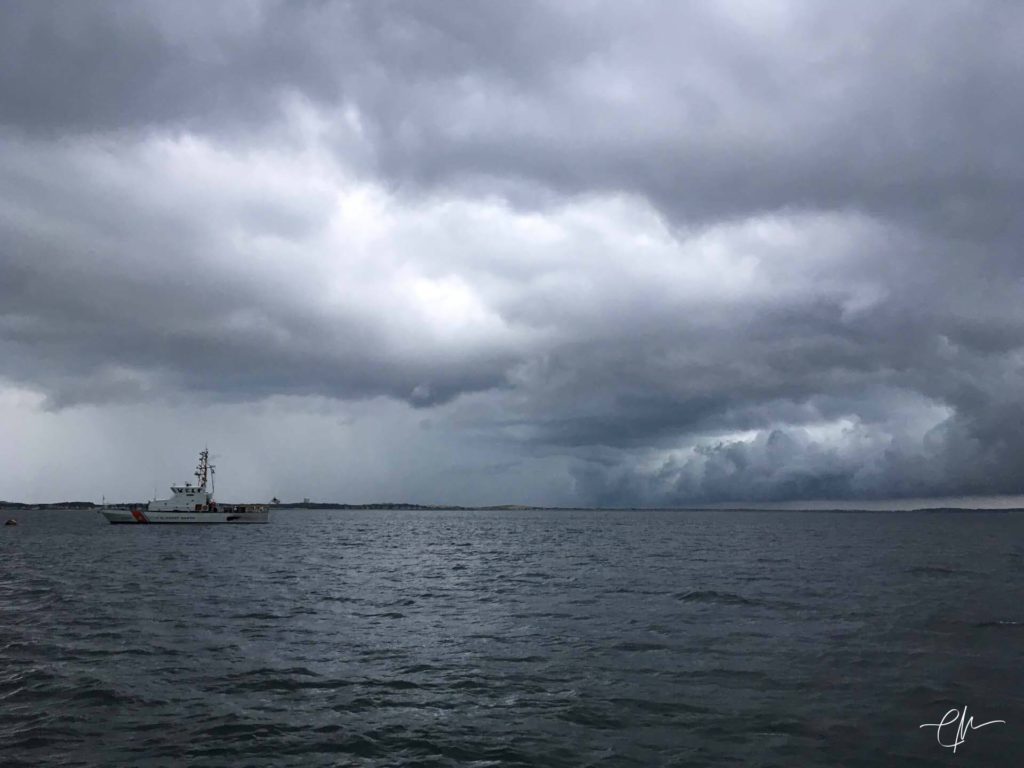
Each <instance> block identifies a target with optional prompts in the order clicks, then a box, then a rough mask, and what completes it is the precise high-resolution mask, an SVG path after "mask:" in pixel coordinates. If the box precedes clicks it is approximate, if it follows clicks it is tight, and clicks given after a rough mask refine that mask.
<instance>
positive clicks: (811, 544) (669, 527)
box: [0, 511, 1024, 767]
mask: <svg viewBox="0 0 1024 768" xmlns="http://www.w3.org/2000/svg"><path fill="white" fill-rule="evenodd" d="M18 517H19V518H20V520H21V525H20V526H19V527H17V528H4V529H0V763H3V764H5V765H31V766H35V765H91V764H97V763H107V764H133V765H180V764H182V762H188V763H189V764H191V765H226V764H245V765H303V766H305V765H333V764H340V765H404V764H410V765H411V764H416V765H452V766H454V765H481V766H482V765H493V766H513V765H517V766H520V765H521V766H526V765H545V766H560V765H564V766H576V765H609V766H620V765H621V766H630V765H635V766H655V765H680V766H683V765H695V766H700V765H707V766H719V765H786V766H790V765H793V766H795V765H801V766H810V765H820V766H837V765H843V766H855V765H863V766H872V767H874V766H879V765H965V766H970V765H1021V764H1024V760H1022V758H1024V740H1022V733H1024V732H1022V728H1021V726H1022V724H1024V686H1022V683H1024V664H1022V662H1024V605H1022V600H1021V598H1022V592H1024V590H1022V589H1021V587H1022V583H1024V516H1021V515H1017V514H982V515H972V514H931V515H926V514H907V513H903V514H894V515H885V514H825V513H764V512H759V513H736V512H718V513H694V512H678V513H668V512H502V513H482V512H302V511H291V512H288V511H279V512H276V513H275V514H274V519H273V522H272V524H271V525H269V526H255V527H236V526H226V527H163V526H118V527H113V526H108V525H106V524H105V523H103V522H102V521H101V520H100V519H99V518H98V516H94V515H93V514H90V513H46V512H40V513H20V514H19V515H18ZM963 705H967V706H968V707H969V714H970V715H972V716H974V717H975V722H976V723H977V722H983V721H986V720H991V719H995V718H998V719H1003V720H1006V721H1007V724H1006V725H995V726H990V727H987V728H984V729H982V730H978V731H973V732H970V733H968V734H967V737H966V740H965V742H964V743H963V744H962V745H960V747H959V748H958V750H957V753H956V755H953V754H952V753H951V752H950V751H949V750H944V749H942V748H940V747H939V746H938V745H937V744H936V742H935V730H934V729H925V730H921V729H919V728H918V726H919V725H920V724H921V723H928V722H937V721H938V720H939V719H940V718H941V717H942V715H943V714H944V713H945V712H946V711H947V710H948V709H950V708H952V707H962V706H963ZM954 735H955V728H953V729H949V730H948V731H947V732H946V734H945V737H946V738H948V739H952V738H953V736H954Z"/></svg>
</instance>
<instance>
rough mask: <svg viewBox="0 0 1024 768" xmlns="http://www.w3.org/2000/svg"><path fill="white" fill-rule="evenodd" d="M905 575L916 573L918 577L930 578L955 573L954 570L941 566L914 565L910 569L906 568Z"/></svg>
mask: <svg viewBox="0 0 1024 768" xmlns="http://www.w3.org/2000/svg"><path fill="white" fill-rule="evenodd" d="M906 573H916V574H920V575H931V576H948V575H950V574H952V573H957V571H956V569H955V568H946V567H945V566H943V565H916V566H914V567H912V568H907V569H906Z"/></svg>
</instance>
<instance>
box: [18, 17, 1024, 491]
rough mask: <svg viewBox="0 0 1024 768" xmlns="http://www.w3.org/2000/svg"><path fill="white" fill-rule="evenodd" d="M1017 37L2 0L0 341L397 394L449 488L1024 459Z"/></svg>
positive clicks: (60, 354) (165, 403) (354, 396)
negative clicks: (458, 480) (460, 482)
mask: <svg viewBox="0 0 1024 768" xmlns="http://www.w3.org/2000/svg"><path fill="white" fill-rule="evenodd" d="M1022 42H1024V12H1022V11H1021V10H1020V9H1018V8H1017V7H1016V6H1014V5H1012V4H1006V3H999V2H990V3H971V4H965V3H957V2H948V3H934V4H931V5H929V6H928V8H924V7H922V6H921V5H920V4H915V3H868V4H860V5H857V6H856V7H854V6H850V7H849V8H846V7H844V8H839V7H833V6H823V5H820V4H804V3H795V4H791V5H787V6H785V7H783V6H779V7H774V8H766V7H760V6H758V5H756V4H750V3H742V2H736V3H715V4H696V5H694V4H690V5H686V6H678V5H675V4H661V3H651V4H645V5H642V6H641V7H640V8H634V7H630V9H628V10H627V9H625V8H623V7H620V6H619V5H618V4H614V3H568V4H565V3H541V2H536V3H516V4H489V5H487V6H482V7H478V8H473V9H469V8H463V7H459V6H451V7H437V6H430V5H424V4H421V3H412V2H409V3H399V2H396V3H391V2H386V3H374V4H361V3H355V4H348V3H332V4H323V3H312V2H310V3H274V2H261V3H226V4H218V5H216V6H215V7H211V6H209V4H201V3H194V4H190V3H184V4H180V3H179V4H174V5H173V6H169V5H166V4H156V3H148V4H147V3H140V4H133V5H131V6H124V5H123V4H114V3H96V4H88V5H86V4H80V3H66V4H32V5H21V6H16V5H13V4H12V5H7V6H5V7H4V8H3V9H2V10H0V356H2V363H0V377H2V379H3V381H5V382H6V383H7V385H8V386H10V387H16V388H19V390H21V389H24V390H27V391H30V392H33V393H36V394H38V396H39V400H38V402H37V401H35V400H33V401H32V402H33V403H35V405H33V406H32V407H33V408H40V409H43V410H49V411H51V412H54V413H56V414H57V416H58V417H59V415H60V414H61V413H63V412H68V411H73V410H74V409H75V408H82V407H88V408H93V407H96V408H100V409H101V410H102V409H106V410H103V413H106V414H107V416H106V418H110V419H117V418H119V417H118V415H117V414H118V413H121V411H120V410H119V409H120V408H123V407H126V406H127V405H129V404H130V405H131V407H143V408H152V409H154V413H156V412H157V411H159V410H160V409H166V408H179V407H183V406H184V405H187V404H188V403H193V404H203V407H213V405H211V404H216V403H220V404H223V406H224V407H225V408H228V411H225V413H227V412H234V411H230V409H231V408H233V407H235V405H236V404H240V403H241V404H244V403H260V402H279V400H275V398H279V397H286V398H300V399H301V398H307V399H311V400H315V401H317V402H319V399H320V398H327V399H328V400H332V401H335V402H339V403H346V404H349V405H352V406H353V407H360V406H359V404H360V403H363V404H364V407H366V408H371V406H369V405H367V404H369V403H372V402H376V401H377V399H379V398H387V399H390V400H392V401H395V402H396V403H399V404H404V405H402V407H403V408H404V407H405V406H410V408H409V410H401V411H400V412H401V413H402V414H404V415H403V416H401V417H400V418H398V417H396V421H395V422H394V423H393V424H392V425H391V428H392V429H393V430H396V434H398V433H399V432H402V430H407V431H408V434H410V435H412V434H418V431H419V430H420V429H421V428H422V425H421V423H420V422H419V421H417V419H418V418H420V417H423V418H428V419H430V420H431V421H430V423H431V424H432V426H431V428H430V429H431V435H432V438H431V441H430V446H431V449H430V450H431V453H432V455H433V456H435V458H434V459H433V460H432V461H433V462H434V464H433V465H432V464H431V463H430V462H427V463H426V464H424V466H423V471H422V472H420V473H419V474H418V475H417V476H418V477H419V478H420V481H419V482H420V485H419V486H417V487H418V488H420V489H421V491H422V492H423V493H425V494H428V495H431V496H432V497H437V496H439V495H443V488H442V487H441V485H443V483H444V482H451V478H452V477H455V476H457V475H458V473H459V471H460V470H459V467H476V470H475V471H476V472H477V473H478V476H479V477H480V478H489V479H488V480H487V481H486V482H484V481H483V480H481V481H480V482H478V483H475V484H474V485H473V489H474V491H473V492H474V493H478V494H481V495H484V496H486V495H487V491H486V489H487V488H488V487H490V488H493V489H494V493H495V494H498V493H499V492H500V493H502V494H504V493H506V492H507V491H508V489H509V488H510V487H519V486H517V485H516V484H514V483H513V484H510V483H509V482H507V478H506V479H505V480H503V479H502V472H506V474H507V476H516V477H518V474H517V473H518V472H520V471H525V470H522V467H527V466H529V467H533V468H534V469H533V470H531V471H532V472H533V473H534V474H535V475H536V476H537V477H540V476H541V475H543V478H544V479H543V481H541V480H538V485H537V487H536V488H535V489H532V490H531V489H529V488H527V487H525V486H524V493H527V494H531V493H532V494H533V496H532V498H534V499H535V500H536V497H537V495H538V494H541V493H543V494H547V495H548V496H549V497H551V498H554V497H557V498H558V500H559V501H560V502H562V503H567V502H571V501H573V500H579V501H581V502H586V503H595V504H625V505H629V504H640V503H644V504H659V505H661V504H684V503H713V502H716V501H719V500H729V499H732V500H737V501H744V502H746V501H759V500H760V501H764V500H782V499H791V498H821V497H827V498H844V499H871V498H881V497H886V496H904V497H906V496H928V495H955V494H962V493H971V494H976V493H1021V492H1024V481H1021V480H1019V479H1018V477H1019V473H1018V472H1017V469H1016V468H1017V467H1019V466H1020V464H1021V460H1022V459H1024V442H1022V440H1021V439H1020V438H1019V437H1018V436H1019V435H1020V434H1024V432H1022V430H1021V427H1024V423H1022V422H1024V401H1022V400H1021V398H1020V395H1019V393H1020V391H1022V390H1021V385H1022V384H1024V351H1022V350H1024V309H1022V308H1021V304H1020V295H1021V289H1022V287H1024V260H1022V259H1021V256H1020V253H1021V247H1022V244H1024V229H1022V226H1021V223H1020V217H1019V216H1018V215H1017V211H1018V210H1019V208H1020V206H1021V202H1022V198H1024V165H1022V161H1021V153H1020V152H1019V144H1020V139H1019V138H1018V136H1019V135H1020V133H1021V128H1022V127H1024V107H1022V102H1021V100H1020V99H1019V98H1017V97H1016V91H1017V81H1018V80H1019V77H1018V73H1019V69H1020V54H1019V50H1020V46H1021V43H1022ZM18 402H21V400H18ZM18 407H22V406H18ZM411 414H419V416H413V415H411ZM40 418H42V416H40ZM282 418H286V416H285V415H284V414H283V412H282ZM29 423H30V422H25V424H29ZM69 423H70V422H69ZM403 425H404V426H403ZM25 429H30V427H29V426H26V427H25ZM323 429H324V430H326V431H329V430H337V429H339V427H338V426H337V425H336V424H326V423H325V425H324V426H323ZM403 434H404V433H403ZM322 439H323V443H324V444H325V445H327V444H333V443H332V442H331V440H330V439H329V437H328V436H327V435H326V433H325V435H324V436H322ZM363 439H366V438H365V436H364V438H363ZM389 439H390V438H389ZM396 439H397V438H396ZM469 439H472V440H473V441H475V443H474V444H479V445H484V444H486V445H488V446H489V448H487V449H486V450H483V451H482V452H481V451H480V449H475V450H477V455H478V457H479V459H480V460H479V461H476V462H475V463H474V461H473V457H472V456H471V455H470V454H468V453H467V452H466V451H464V450H462V446H463V445H464V443H465V441H466V440H469ZM386 443H387V444H390V443H389V441H388V440H386V439H385V438H383V437H382V438H380V444H381V445H383V444H386ZM446 451H447V452H448V454H447V455H448V456H449V459H445V458H444V455H445V453H446ZM485 454H486V455H485ZM456 457H457V458H456ZM540 465H546V466H548V467H549V468H550V469H549V471H548V472H547V473H543V472H541V473H537V471H536V467H537V466H540ZM430 466H436V468H437V472H436V478H448V480H445V481H442V480H436V482H435V481H430V480H428V479H427V478H428V477H430V473H429V467H430ZM496 468H497V469H496ZM500 468H506V469H505V470H502V469H500ZM515 468H519V469H515ZM275 471H277V472H279V473H283V474H282V476H284V474H287V473H288V472H293V471H295V470H294V468H288V467H283V466H277V467H276V468H275ZM395 472H396V474H397V473H400V472H401V470H400V468H396V469H395ZM2 480H3V477H2V476H0V481H2ZM324 482H325V483H326V485H324V488H325V491H326V490H330V489H332V488H333V487H334V486H332V485H331V484H330V483H329V482H328V481H324ZM517 482H518V481H517ZM560 484H561V485H560ZM409 490H410V491H412V492H414V491H416V488H410V489H409ZM467 492H468V491H467ZM0 495H4V494H2V493H0ZM500 500H501V499H495V498H489V499H487V501H500Z"/></svg>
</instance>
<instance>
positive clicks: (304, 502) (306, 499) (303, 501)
mask: <svg viewBox="0 0 1024 768" xmlns="http://www.w3.org/2000/svg"><path fill="white" fill-rule="evenodd" d="M302 503H303V504H309V496H307V497H306V498H304V499H303V500H302Z"/></svg>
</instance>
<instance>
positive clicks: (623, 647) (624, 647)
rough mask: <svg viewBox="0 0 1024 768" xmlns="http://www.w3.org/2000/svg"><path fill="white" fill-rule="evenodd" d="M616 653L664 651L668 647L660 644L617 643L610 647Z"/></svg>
mask: <svg viewBox="0 0 1024 768" xmlns="http://www.w3.org/2000/svg"><path fill="white" fill-rule="evenodd" d="M612 648H614V649H615V650H616V651H640V652H645V651H666V650H668V646H667V645H664V644H662V643H632V642H625V643H617V644H615V645H613V646H612Z"/></svg>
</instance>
